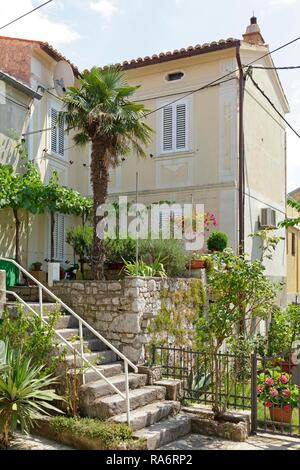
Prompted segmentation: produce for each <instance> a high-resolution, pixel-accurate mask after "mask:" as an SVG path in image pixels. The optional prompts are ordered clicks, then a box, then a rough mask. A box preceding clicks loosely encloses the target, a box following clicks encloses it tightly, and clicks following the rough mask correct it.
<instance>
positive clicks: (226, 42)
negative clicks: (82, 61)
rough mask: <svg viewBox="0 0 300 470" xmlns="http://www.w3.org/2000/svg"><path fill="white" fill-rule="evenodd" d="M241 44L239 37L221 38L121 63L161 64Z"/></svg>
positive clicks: (132, 65)
mask: <svg viewBox="0 0 300 470" xmlns="http://www.w3.org/2000/svg"><path fill="white" fill-rule="evenodd" d="M239 44H240V40H239V39H234V38H229V39H220V40H219V41H213V42H211V43H205V44H202V45H201V44H197V45H196V46H189V47H187V48H181V49H180V50H179V49H175V50H174V51H173V52H171V51H168V52H160V53H159V54H154V55H152V56H151V57H149V56H146V57H144V58H141V57H139V58H138V59H131V60H130V61H128V60H126V61H124V62H123V63H122V64H121V67H122V68H123V69H124V70H129V69H135V68H139V67H146V66H147V65H154V64H160V63H163V62H168V61H171V60H176V59H184V58H186V57H193V56H196V55H200V54H206V53H209V52H215V51H218V50H222V49H229V48H231V47H235V46H237V45H239Z"/></svg>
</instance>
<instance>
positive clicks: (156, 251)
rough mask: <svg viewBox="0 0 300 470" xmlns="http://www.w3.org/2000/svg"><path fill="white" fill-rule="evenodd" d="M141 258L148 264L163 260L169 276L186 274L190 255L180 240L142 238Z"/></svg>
mask: <svg viewBox="0 0 300 470" xmlns="http://www.w3.org/2000/svg"><path fill="white" fill-rule="evenodd" d="M139 254H140V258H141V259H142V260H143V261H144V262H145V263H147V264H153V263H154V262H155V261H156V260H157V259H160V260H163V265H164V268H165V270H166V273H167V275H168V277H181V276H186V274H187V271H186V264H187V262H188V256H187V254H186V251H185V249H184V246H183V243H182V242H181V241H180V240H174V239H173V240H172V239H171V240H141V242H140V248H139Z"/></svg>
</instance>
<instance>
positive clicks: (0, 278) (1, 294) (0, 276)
mask: <svg viewBox="0 0 300 470" xmlns="http://www.w3.org/2000/svg"><path fill="white" fill-rule="evenodd" d="M5 290H6V271H0V319H1V317H2V314H3V312H4V305H5V303H6V293H5Z"/></svg>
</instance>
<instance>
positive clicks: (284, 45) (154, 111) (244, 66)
mask: <svg viewBox="0 0 300 470" xmlns="http://www.w3.org/2000/svg"><path fill="white" fill-rule="evenodd" d="M299 40H300V36H298V37H297V38H295V39H292V40H291V41H289V42H286V43H285V44H283V45H282V46H279V47H277V48H276V49H273V50H272V51H268V52H266V53H265V54H263V55H262V56H261V57H258V58H257V59H254V60H252V61H251V62H249V63H248V64H247V65H242V68H243V69H244V68H247V67H250V66H251V65H252V64H255V63H256V62H258V61H259V60H262V59H264V58H265V57H268V56H269V55H272V54H275V52H278V51H281V50H282V49H284V48H285V47H288V46H290V45H291V44H294V43H295V42H297V41H299ZM239 70H240V69H239V67H237V68H236V69H235V70H232V71H231V72H228V73H226V74H225V75H222V76H221V77H219V78H217V79H216V80H213V81H212V82H210V83H208V84H207V85H204V86H202V87H200V88H198V89H196V90H194V91H191V92H189V93H187V94H185V95H184V96H181V97H180V98H177V99H176V100H174V101H171V102H170V103H168V104H165V105H163V106H160V107H159V108H157V109H154V110H153V111H150V112H149V113H146V114H145V115H144V117H147V116H150V115H151V114H154V113H156V112H157V111H160V110H162V109H165V108H166V107H168V106H171V105H172V104H174V103H177V102H178V101H181V100H182V99H184V98H187V97H188V96H191V95H193V94H194V93H198V92H199V91H202V90H205V89H206V88H208V87H210V86H211V85H214V84H215V83H218V82H219V81H220V80H223V79H224V78H227V77H230V75H232V74H234V73H237V72H239Z"/></svg>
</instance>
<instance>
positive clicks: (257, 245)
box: [251, 221, 263, 261]
mask: <svg viewBox="0 0 300 470" xmlns="http://www.w3.org/2000/svg"><path fill="white" fill-rule="evenodd" d="M258 230H259V223H258V221H257V222H255V227H254V233H256V232H257V231H258ZM262 256H263V251H262V248H261V239H260V237H254V238H252V251H251V260H252V261H254V260H256V259H258V260H261V259H262Z"/></svg>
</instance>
